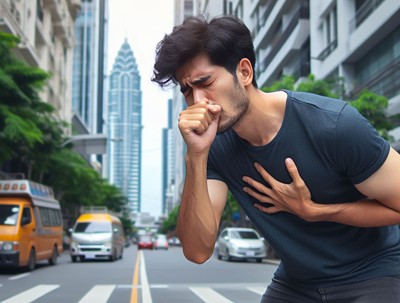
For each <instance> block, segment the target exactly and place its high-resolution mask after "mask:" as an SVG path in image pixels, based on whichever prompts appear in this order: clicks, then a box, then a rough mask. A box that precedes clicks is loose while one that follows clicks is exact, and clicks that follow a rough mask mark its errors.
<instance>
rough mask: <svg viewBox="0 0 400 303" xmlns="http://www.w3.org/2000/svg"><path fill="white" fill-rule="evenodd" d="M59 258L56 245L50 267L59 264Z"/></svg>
mask: <svg viewBox="0 0 400 303" xmlns="http://www.w3.org/2000/svg"><path fill="white" fill-rule="evenodd" d="M57 257H58V251H57V246H55V245H54V247H53V253H52V254H51V257H50V259H49V260H48V261H49V264H50V265H56V263H57Z"/></svg>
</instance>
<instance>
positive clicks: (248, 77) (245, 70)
mask: <svg viewBox="0 0 400 303" xmlns="http://www.w3.org/2000/svg"><path fill="white" fill-rule="evenodd" d="M237 74H238V78H239V81H241V82H242V83H243V85H244V86H248V85H250V84H251V83H252V81H253V76H254V75H253V67H252V66H251V62H250V60H249V59H247V58H243V59H242V60H240V62H239V64H238V67H237Z"/></svg>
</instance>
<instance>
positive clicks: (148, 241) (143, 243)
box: [137, 236, 154, 249]
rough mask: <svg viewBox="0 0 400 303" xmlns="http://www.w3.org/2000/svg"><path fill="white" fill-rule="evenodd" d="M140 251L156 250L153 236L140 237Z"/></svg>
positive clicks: (138, 243)
mask: <svg viewBox="0 0 400 303" xmlns="http://www.w3.org/2000/svg"><path fill="white" fill-rule="evenodd" d="M137 245H138V249H154V243H153V237H152V236H140V237H139V240H138V242H137Z"/></svg>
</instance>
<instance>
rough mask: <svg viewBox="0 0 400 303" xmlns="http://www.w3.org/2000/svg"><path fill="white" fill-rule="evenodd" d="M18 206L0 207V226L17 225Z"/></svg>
mask: <svg viewBox="0 0 400 303" xmlns="http://www.w3.org/2000/svg"><path fill="white" fill-rule="evenodd" d="M18 213H19V206H18V205H0V225H17V220H18Z"/></svg>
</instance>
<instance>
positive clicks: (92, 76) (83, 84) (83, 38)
mask: <svg viewBox="0 0 400 303" xmlns="http://www.w3.org/2000/svg"><path fill="white" fill-rule="evenodd" d="M107 19H108V0H83V1H82V7H81V10H80V11H79V14H78V16H77V18H76V22H75V26H74V33H75V46H74V56H73V85H72V107H73V112H74V116H73V125H74V130H75V131H76V132H77V133H78V134H101V133H103V132H104V130H103V120H104V119H103V107H104V103H105V102H104V100H105V96H106V94H105V80H106V62H107V51H106V49H107V28H108V22H107Z"/></svg>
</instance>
